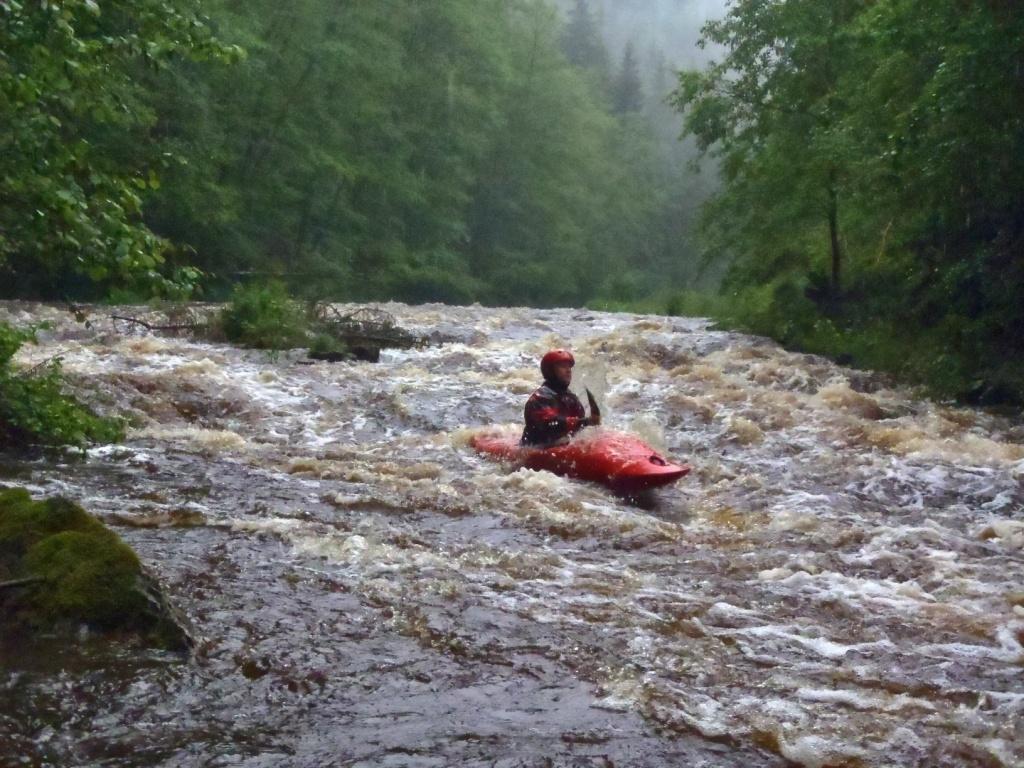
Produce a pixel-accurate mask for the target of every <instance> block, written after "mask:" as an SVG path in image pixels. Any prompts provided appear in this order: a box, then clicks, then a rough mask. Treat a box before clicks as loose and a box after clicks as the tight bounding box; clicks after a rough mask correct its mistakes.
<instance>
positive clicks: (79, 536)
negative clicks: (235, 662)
mask: <svg viewBox="0 0 1024 768" xmlns="http://www.w3.org/2000/svg"><path fill="white" fill-rule="evenodd" d="M0 577H2V578H5V579H11V580H12V581H17V582H20V583H19V584H17V585H15V586H13V587H10V588H7V589H4V590H2V591H0V622H2V623H6V624H8V632H7V633H10V634H16V633H19V632H21V633H24V632H25V631H32V630H35V631H50V630H53V629H59V628H61V627H67V628H74V627H77V626H78V625H81V624H86V625H88V626H89V627H91V628H93V629H97V630H101V631H108V630H109V631H128V632H132V633H138V634H141V635H145V636H147V637H149V638H151V639H153V640H155V641H157V642H158V643H159V644H161V645H164V646H168V647H173V648H184V647H187V645H188V644H189V641H188V636H187V633H186V632H185V631H184V630H183V629H182V626H181V623H180V622H179V621H177V620H176V617H174V616H172V613H173V609H171V608H170V606H169V605H168V604H167V601H166V599H165V598H164V597H163V595H162V594H161V593H160V591H159V588H158V587H157V585H156V583H155V582H154V581H153V580H152V579H151V578H150V577H149V576H148V575H147V574H146V573H145V571H144V570H143V568H142V564H141V563H140V562H139V558H138V557H137V556H136V554H135V553H134V552H133V551H132V549H131V548H130V547H129V546H128V545H127V544H125V543H124V542H123V541H122V540H121V539H120V537H119V536H118V535H117V534H116V533H114V532H113V531H111V530H110V529H109V528H107V527H106V526H104V525H103V524H102V523H101V522H100V521H99V520H97V519H96V518H94V517H92V516H91V515H89V514H88V513H87V512H86V511H85V510H83V509H82V508H81V507H80V506H78V505H77V504H74V503H73V502H70V501H68V500H67V499H62V498H51V499H46V500H43V501H33V500H32V498H31V496H29V494H28V493H27V492H26V491H24V490H23V489H20V488H16V489H8V490H2V491H0Z"/></svg>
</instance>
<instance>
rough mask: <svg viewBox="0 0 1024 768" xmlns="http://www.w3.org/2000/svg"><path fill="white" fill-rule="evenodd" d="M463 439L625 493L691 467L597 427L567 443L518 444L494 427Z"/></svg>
mask: <svg viewBox="0 0 1024 768" xmlns="http://www.w3.org/2000/svg"><path fill="white" fill-rule="evenodd" d="M469 444H470V445H471V446H473V448H474V449H475V450H476V451H477V452H478V453H483V454H487V455H488V456H493V457H495V458H497V459H500V460H504V461H511V462H514V463H516V464H518V465H520V466H523V467H526V468H527V469H537V470H540V469H543V470H546V471H548V472H554V473H555V474H556V475H565V476H566V477H574V478H578V479H580V480H590V481H592V482H595V483H602V484H603V485H606V486H608V487H609V488H611V489H612V490H614V491H617V492H619V493H626V494H632V493H639V492H640V491H644V490H646V489H648V488H658V487H659V486H662V485H668V484H669V483H673V482H675V481H676V480H678V479H679V478H681V477H684V476H685V475H687V474H689V472H690V469H691V467H689V466H687V465H686V464H672V463H670V462H668V461H666V460H665V459H664V458H662V457H661V455H660V454H658V452H657V451H655V450H654V449H653V448H651V447H650V446H649V445H647V443H645V442H643V441H642V440H640V439H638V438H636V437H633V436H632V435H627V434H623V433H622V432H610V431H606V430H603V429H602V430H591V429H587V430H584V431H583V432H581V433H580V434H579V435H577V436H576V437H575V438H573V439H572V440H570V441H569V442H567V443H563V444H561V445H553V446H549V447H546V448H539V447H530V446H523V445H520V444H519V440H518V439H517V438H516V437H513V436H511V435H508V434H501V433H494V432H491V433H483V434H479V435H475V436H474V437H473V438H471V439H470V441H469Z"/></svg>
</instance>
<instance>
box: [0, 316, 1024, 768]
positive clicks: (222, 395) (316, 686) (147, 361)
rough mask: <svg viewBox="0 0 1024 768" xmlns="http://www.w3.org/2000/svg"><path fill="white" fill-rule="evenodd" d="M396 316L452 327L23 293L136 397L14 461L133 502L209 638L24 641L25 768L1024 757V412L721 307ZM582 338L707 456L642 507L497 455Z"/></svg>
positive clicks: (694, 458)
mask: <svg viewBox="0 0 1024 768" xmlns="http://www.w3.org/2000/svg"><path fill="white" fill-rule="evenodd" d="M381 307H382V308H383V309H385V310H387V311H389V312H391V313H392V314H394V315H395V317H396V318H397V320H398V322H399V324H400V325H402V326H403V327H405V328H407V329H409V330H411V331H414V332H417V333H421V334H425V335H431V336H432V337H433V338H434V339H435V340H436V343H434V344H432V345H430V346H428V347H425V348H422V349H413V350H407V351H394V350H391V351H388V350H385V351H384V352H383V354H382V357H381V362H380V363H379V364H367V363H357V362H351V363H349V362H346V363H334V364H331V363H315V364H309V363H308V361H306V360H305V358H304V355H302V354H300V353H299V352H295V353H281V354H277V355H270V354H267V353H264V352H259V351H255V350H241V349H237V348H233V347H230V346H227V345H222V344H213V343H208V342H202V341H195V340H191V339H188V338H174V337H169V336H160V335H157V334H152V333H149V332H146V331H145V329H136V330H134V331H131V330H130V329H129V328H127V327H125V326H124V325H120V326H115V325H114V324H113V323H112V322H111V321H110V320H109V319H108V318H107V313H108V312H109V311H110V310H107V309H102V310H101V309H99V308H96V309H94V310H93V312H92V315H91V318H90V320H91V322H90V325H89V326H88V327H87V326H86V325H84V324H81V323H76V322H75V320H74V318H73V317H72V316H71V315H70V314H69V313H68V312H66V311H64V310H61V309H59V308H53V307H44V306H40V305H30V304H20V303H8V304H2V305H0V320H7V321H13V322H16V323H19V324H30V323H40V322H44V321H45V322H48V323H49V324H50V329H49V330H45V331H42V332H41V334H40V344H39V345H37V346H27V347H26V348H24V349H23V350H22V351H21V353H20V357H19V362H20V363H22V364H24V365H26V366H31V365H36V364H38V363H40V362H42V361H44V360H46V359H48V358H50V357H52V356H54V355H59V356H60V357H61V358H62V360H63V366H64V369H65V371H66V372H67V374H68V375H69V376H70V378H71V381H72V383H73V385H74V386H75V388H76V390H77V391H78V392H79V393H80V394H82V396H83V397H84V398H85V399H86V400H87V401H89V402H91V403H93V404H94V405H95V406H96V407H98V408H99V409H101V410H103V411H104V412H107V413H114V412H117V413H121V414H125V415H127V416H128V417H129V418H130V419H131V423H132V428H131V430H130V432H129V436H128V439H127V440H126V441H125V443H124V444H122V445H117V446H111V447H101V448H95V449H92V450H90V451H89V452H88V454H87V455H86V456H84V457H79V456H76V455H73V454H68V455H65V456H61V457H59V458H56V459H55V458H54V457H53V456H49V457H41V458H37V459H31V460H30V459H13V458H10V457H8V458H6V459H2V460H0V482H3V483H9V484H18V485H22V486H25V487H27V488H29V489H30V490H31V491H32V492H33V493H36V494H65V495H67V496H69V497H71V498H73V499H75V500H78V501H80V502H81V503H82V504H83V505H85V506H86V508H87V509H89V510H90V511H92V512H93V513H95V514H97V515H99V516H100V517H101V518H102V519H103V520H104V521H105V522H107V523H109V524H111V525H112V526H114V528H115V530H117V531H118V533H119V534H120V535H121V536H122V537H123V538H124V539H125V540H126V541H127V542H128V543H129V544H130V545H131V546H132V547H134V548H135V550H136V551H137V552H138V553H139V555H140V557H141V558H142V559H143V561H144V562H145V564H146V566H147V567H148V569H149V570H150V571H151V572H152V573H153V574H154V575H156V577H157V578H158V579H159V580H160V581H161V582H162V583H163V584H164V585H165V586H166V588H167V591H168V593H169V594H170V596H171V598H172V599H173V601H174V602H175V603H176V605H177V606H178V607H179V608H180V609H181V610H182V611H183V613H184V614H185V615H187V616H188V618H189V620H190V621H191V623H192V624H193V626H194V630H195V632H196V633H197V635H198V638H199V640H198V645H197V648H196V651H195V653H194V654H193V655H192V656H191V657H190V658H187V659H185V658H182V657H180V656H176V655H173V654H169V653H161V652H152V651H147V652H144V653H143V652H139V651H138V650H137V649H132V648H126V647H120V646H119V645H117V644H112V645H111V644H105V643H97V642H95V641H94V640H90V639H89V638H85V639H84V641H83V647H82V649H81V650H79V651H76V652H74V653H72V652H70V651H68V650H67V649H62V648H54V647H52V646H50V645H47V644H46V643H45V642H41V643H40V645H39V647H38V648H35V649H32V650H23V652H21V653H19V654H17V655H8V657H7V658H4V659H2V661H3V664H2V666H0V764H3V765H26V766H35V765H59V766H66V765H76V766H77V765H81V766H85V765H111V766H112V765H117V766H128V765H146V766H155V765H160V766H179V765H180V766H192V765H203V766H272V765H273V766H279V765H288V766H321V765H345V766H450V765H473V766H475V765H479V766H485V765H486V766H492V765H493V766H508V767H511V766H552V765H559V766H561V765H572V766H620V767H621V766H645V767H654V766H681V765H686V766H744V767H747V766H786V765H801V766H807V767H808V768H822V767H823V766H864V767H868V766H871V767H873V766H891V765H899V766H929V767H930V768H933V767H937V766H1020V765H1024V674H1022V673H1024V648H1022V641H1024V482H1022V481H1024V424H1022V423H1021V421H1020V420H1019V419H1018V420H1013V419H1010V418H1008V417H1005V416H998V415H994V414H990V413H985V412H982V411H978V410H972V409H967V408H959V407H952V406H948V405H943V404H939V403H935V402H932V401H929V400H927V399H922V398H920V397H919V396H917V395H915V394H914V393H913V392H911V391H910V390H907V389H904V388H900V387H896V386H894V385H892V384H891V383H890V382H887V381H886V380H885V379H884V378H882V377H879V376H877V375H874V374H870V373H865V372H861V371H855V370H851V369H847V368H842V367H839V366H837V365H835V364H833V363H831V362H829V361H827V360H824V359H822V358H819V357H815V356H810V355H803V354H796V353H792V352H787V351H785V350H783V349H782V348H781V347H779V346H778V345H776V344H774V343H772V342H770V341H767V340H765V339H761V338H757V337H752V336H746V335H742V334H736V333H731V332H724V331H720V330H715V329H713V327H712V326H711V325H710V324H709V323H708V322H707V321H705V320H700V319H686V318H666V317H656V316H641V315H630V314H607V313H599V312H591V311H586V310H533V309H488V308H481V307H479V306H474V307H446V306H442V305H426V306H418V307H413V306H406V305H400V304H386V305H381ZM148 311H149V310H146V309H145V308H125V309H122V310H121V313H122V314H135V315H137V316H140V317H145V316H146V314H145V313H146V312H148ZM554 346H567V347H569V348H571V349H572V350H573V351H574V353H575V354H576V358H577V360H578V361H579V365H578V366H577V375H578V379H579V381H580V383H586V384H587V385H588V386H590V387H591V388H592V389H594V391H595V393H598V394H599V397H600V400H601V403H602V407H603V410H604V417H605V424H606V425H607V427H608V428H615V429H625V430H631V431H634V432H636V433H638V434H640V435H641V436H643V437H644V438H645V439H647V440H648V441H649V442H652V443H653V444H656V445H657V447H658V448H659V449H663V450H664V451H665V452H666V454H667V455H668V456H671V457H672V458H674V459H678V460H682V461H686V462H687V463H690V464H691V465H693V467H694V471H693V473H692V474H691V475H690V476H689V477H687V478H684V479H683V480H682V481H680V482H679V483H678V484H676V485H675V486H672V487H669V488H667V489H663V490H661V491H659V492H658V493H657V495H656V497H655V498H654V499H648V500H646V502H645V503H642V504H638V503H636V502H633V501H630V500H627V499H621V498H618V497H616V496H614V495H612V494H610V493H609V492H607V491H606V490H604V489H603V488H601V487H598V486H594V485H588V484H584V483H580V482H577V481H573V480H568V479H563V478H559V477H556V476H554V475H549V474H545V473H536V472H531V471H528V470H518V471H517V470H515V469H514V468H511V467H506V466H502V465H500V464H496V463H493V462H491V461H488V460H486V459H484V458H482V457H479V456H477V455H475V454H474V453H473V452H472V450H471V449H470V448H469V447H468V440H469V438H470V436H471V435H472V434H473V431H474V430H476V429H479V428H481V427H484V426H488V425H493V424H504V425H508V426H507V429H509V430H510V431H514V430H518V429H519V427H518V426H517V425H518V424H519V423H520V421H521V417H522V407H523V404H524V402H525V400H526V398H527V397H528V395H529V393H530V392H531V391H532V390H533V388H534V387H535V386H536V385H537V384H538V383H539V382H538V374H537V370H536V361H537V360H538V359H539V357H540V355H541V354H542V353H543V352H544V351H545V350H547V349H549V348H551V347H554Z"/></svg>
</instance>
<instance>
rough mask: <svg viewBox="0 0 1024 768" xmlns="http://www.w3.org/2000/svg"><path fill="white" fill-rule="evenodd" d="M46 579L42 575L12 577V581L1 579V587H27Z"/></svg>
mask: <svg viewBox="0 0 1024 768" xmlns="http://www.w3.org/2000/svg"><path fill="white" fill-rule="evenodd" d="M40 581H45V579H43V577H42V576H26V577H25V578H24V579H11V580H10V581H0V589H14V588H15V587H26V586H28V585H29V584H36V583H37V582H40Z"/></svg>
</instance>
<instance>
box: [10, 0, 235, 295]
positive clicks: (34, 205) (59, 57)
mask: <svg viewBox="0 0 1024 768" xmlns="http://www.w3.org/2000/svg"><path fill="white" fill-rule="evenodd" d="M232 54H233V51H231V50H230V49H226V48H224V47H222V46H220V45H219V44H218V43H217V41H216V40H214V39H213V37H212V36H211V35H210V32H209V29H208V28H207V26H206V25H205V23H204V21H203V19H202V17H201V16H200V15H199V14H198V10H197V4H196V3H194V2H192V0H132V1H131V2H128V1H127V0H110V1H109V2H105V3H103V4H102V7H101V5H100V4H98V3H97V2H94V0H66V1H65V2H61V3H53V2H50V3H46V2H43V3H39V2H28V1H27V0H10V2H5V3H2V4H0V124H3V126H4V130H3V131H2V132H0V272H2V273H5V279H4V281H3V282H4V284H5V288H7V289H8V290H12V291H14V292H17V293H20V294H25V293H31V294H37V295H40V294H42V295H56V294H60V293H62V292H65V291H71V290H73V288H74V285H75V284H86V285H87V284H88V283H94V284H96V283H98V284H103V285H114V284H126V283H132V284H145V285H146V286H148V287H149V288H155V287H160V286H162V285H163V286H166V285H167V282H166V280H165V278H164V276H163V275H161V272H160V269H161V266H162V265H163V263H164V260H165V255H166V251H167V247H168V244H167V243H166V242H165V241H164V240H162V239H161V238H159V237H157V236H155V235H154V234H153V233H152V232H151V231H150V230H149V229H148V228H147V227H146V226H145V225H143V224H142V223H141V220H140V216H141V210H142V203H143V198H144V196H145V194H146V193H147V192H148V191H150V190H153V189H155V188H157V187H158V186H159V173H160V171H161V163H162V162H163V160H164V158H163V157H162V155H161V154H160V153H159V152H158V151H155V150H154V149H153V148H152V146H151V144H150V143H149V142H148V141H147V140H146V133H147V131H148V130H149V129H150V128H152V126H153V125H154V122H155V119H156V116H155V112H154V111H153V109H152V108H151V107H150V105H149V104H147V103H146V101H145V98H144V94H143V93H142V91H141V90H140V88H139V86H138V85H137V83H136V79H135V75H136V73H137V71H138V69H139V68H143V67H144V68H149V69H159V68H162V67H165V66H167V64H168V63H169V62H170V61H172V60H174V59H175V58H177V57H181V56H188V57H196V58H199V57H220V58H224V57H228V56H230V55H232ZM143 148H149V151H143ZM187 274H191V273H187Z"/></svg>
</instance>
